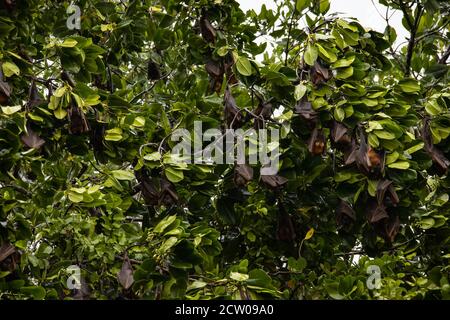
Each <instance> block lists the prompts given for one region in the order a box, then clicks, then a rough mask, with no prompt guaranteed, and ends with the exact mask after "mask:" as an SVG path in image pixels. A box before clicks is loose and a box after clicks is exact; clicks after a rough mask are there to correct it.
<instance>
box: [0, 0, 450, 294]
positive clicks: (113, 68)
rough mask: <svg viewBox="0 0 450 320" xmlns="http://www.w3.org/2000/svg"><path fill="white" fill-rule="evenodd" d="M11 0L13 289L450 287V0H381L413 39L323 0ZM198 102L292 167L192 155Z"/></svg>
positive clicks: (384, 290)
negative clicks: (243, 1)
mask: <svg viewBox="0 0 450 320" xmlns="http://www.w3.org/2000/svg"><path fill="white" fill-rule="evenodd" d="M0 3H1V5H0V6H1V7H0V61H1V68H0V70H1V74H0V104H1V109H2V112H1V113H0V166H1V168H2V169H1V172H0V187H1V190H0V206H1V211H0V296H1V297H2V298H6V299H27V298H33V299H43V298H45V299H66V298H75V299H114V298H118V297H125V298H129V299H142V298H143V299H167V298H177V299H178V298H189V299H210V298H227V299H229V298H231V299H262V298H276V299H317V298H322V299H329V298H333V299H380V298H388V299H389V298H395V299H444V298H449V297H450V286H449V283H448V279H449V268H448V264H449V261H448V259H449V258H450V252H449V250H448V249H449V239H450V237H449V236H450V228H449V223H448V218H449V212H450V211H449V208H450V205H449V202H448V200H449V196H448V192H449V188H450V184H449V179H448V176H447V173H448V167H449V165H450V162H449V160H448V158H449V152H450V144H449V143H448V139H449V134H450V114H449V112H448V105H449V104H450V91H449V86H448V80H449V71H448V70H449V68H448V57H449V53H450V41H449V35H450V33H449V31H450V29H449V18H448V17H449V16H450V15H449V9H450V5H449V4H448V2H446V1H439V0H396V1H394V0H380V3H382V4H384V5H385V6H386V7H387V8H388V10H389V12H392V10H400V11H401V12H402V13H403V25H404V27H405V28H406V29H407V30H408V31H409V33H410V36H409V39H407V42H406V43H405V44H401V45H400V46H398V47H397V48H395V47H396V46H397V43H396V32H395V28H393V27H392V26H391V25H390V24H389V16H390V15H389V12H387V13H386V22H387V23H388V24H387V27H386V29H385V32H384V33H380V32H377V31H373V30H369V29H366V28H364V26H363V25H361V24H360V23H359V22H358V21H355V20H352V19H343V18H342V17H339V16H338V15H330V14H327V12H328V10H329V1H328V0H322V1H320V2H319V1H310V0H297V1H282V2H281V3H280V4H279V6H278V8H277V10H268V9H267V8H266V7H265V6H263V7H262V9H261V12H260V13H259V14H256V13H255V12H254V11H248V12H247V13H244V12H242V10H241V9H240V8H239V5H238V3H237V2H236V1H233V0H216V1H206V0H202V1H192V0H183V1H173V0H160V1H156V0H147V1H131V0H130V1H100V0H81V1H78V2H77V6H78V9H79V12H80V14H81V19H80V21H79V22H80V24H79V26H80V29H77V28H76V25H77V23H76V21H77V20H76V18H77V12H78V10H77V7H70V9H71V10H68V7H69V5H70V3H69V2H68V1H44V0H29V1H25V0H17V1H10V0H3V1H0ZM374 14H375V13H374ZM301 21H304V22H305V23H304V25H303V24H302V23H300V22H301ZM261 36H265V37H268V38H269V41H268V42H269V43H271V44H273V48H270V47H268V46H267V43H265V42H262V43H261V42H260V41H258V39H260V37H261ZM271 49H272V50H271ZM262 55H263V57H261V56H262ZM275 111H276V112H275ZM195 121H202V124H203V128H204V129H209V128H218V129H221V130H222V131H223V130H224V129H225V128H243V129H250V128H257V129H261V128H268V129H279V130H280V132H281V138H280V141H279V148H280V168H279V172H278V173H277V174H276V175H272V176H264V175H261V174H260V171H261V170H260V169H261V165H252V166H249V165H234V164H213V165H207V164H203V163H192V164H185V163H180V162H178V161H176V160H177V159H175V158H174V156H173V155H172V154H171V150H172V149H173V148H174V147H175V144H176V142H174V141H172V140H171V139H170V136H171V134H172V133H173V132H174V131H175V130H176V129H187V130H188V132H190V133H192V132H193V129H194V122H195ZM204 146H205V145H204ZM272 147H273V145H272ZM374 266H375V267H378V269H377V268H373V267H374ZM77 268H79V271H80V275H81V277H78V278H77V277H76V276H77V273H76V270H77ZM71 270H75V273H73V272H72V271H71ZM370 270H378V271H379V272H381V274H380V273H379V272H378V271H377V272H378V274H377V275H376V276H378V275H379V276H381V279H380V280H381V286H379V287H378V286H376V288H374V287H371V286H370V285H369V282H370V281H372V280H373V279H374V278H373V277H371V276H372V275H373V274H372V275H371V274H370V272H371V271H370ZM368 272H369V274H368ZM67 279H69V280H70V281H66V280H67ZM78 280H79V281H78ZM70 284H72V285H74V284H75V286H70Z"/></svg>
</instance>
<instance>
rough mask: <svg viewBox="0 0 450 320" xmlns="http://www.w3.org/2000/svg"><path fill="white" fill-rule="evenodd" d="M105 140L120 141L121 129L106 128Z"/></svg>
mask: <svg viewBox="0 0 450 320" xmlns="http://www.w3.org/2000/svg"><path fill="white" fill-rule="evenodd" d="M105 133H106V135H105V140H107V141H120V140H122V138H123V137H122V129H120V128H113V129H109V130H106V132H105Z"/></svg>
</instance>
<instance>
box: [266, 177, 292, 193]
mask: <svg viewBox="0 0 450 320" xmlns="http://www.w3.org/2000/svg"><path fill="white" fill-rule="evenodd" d="M288 181H289V180H288V179H286V178H284V177H282V176H279V175H270V176H269V175H261V182H262V183H263V184H264V185H265V186H266V187H268V188H269V189H272V190H278V189H280V188H281V187H283V186H284V185H285V184H286V183H287V182H288Z"/></svg>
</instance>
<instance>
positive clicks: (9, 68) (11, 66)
mask: <svg viewBox="0 0 450 320" xmlns="http://www.w3.org/2000/svg"><path fill="white" fill-rule="evenodd" d="M2 69H3V74H4V75H5V77H8V78H9V77H11V76H12V75H14V74H15V75H16V76H18V75H20V69H19V67H18V66H17V65H16V64H15V63H14V62H10V61H6V62H3V64H2Z"/></svg>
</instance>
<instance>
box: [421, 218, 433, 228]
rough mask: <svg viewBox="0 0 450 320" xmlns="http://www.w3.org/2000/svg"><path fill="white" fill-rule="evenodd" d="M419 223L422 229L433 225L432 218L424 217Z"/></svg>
mask: <svg viewBox="0 0 450 320" xmlns="http://www.w3.org/2000/svg"><path fill="white" fill-rule="evenodd" d="M419 225H420V227H421V228H422V229H430V228H432V227H433V226H434V219H433V218H424V219H422V220H421V221H420V222H419Z"/></svg>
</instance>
